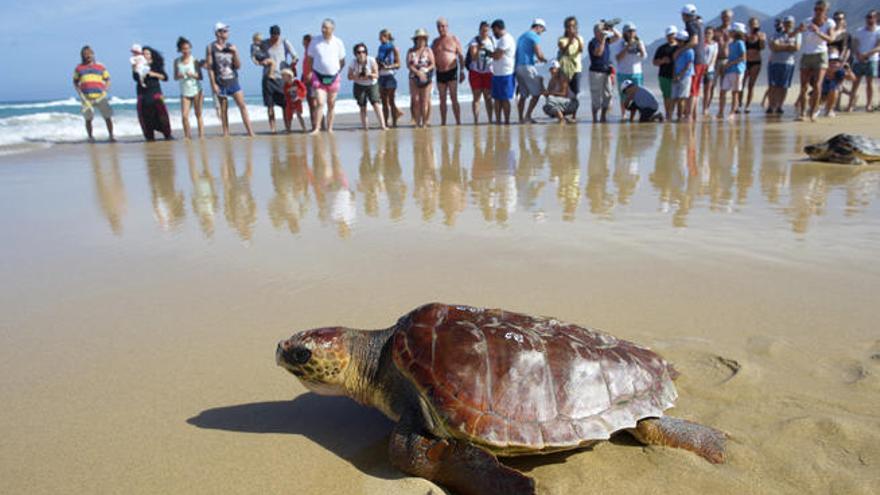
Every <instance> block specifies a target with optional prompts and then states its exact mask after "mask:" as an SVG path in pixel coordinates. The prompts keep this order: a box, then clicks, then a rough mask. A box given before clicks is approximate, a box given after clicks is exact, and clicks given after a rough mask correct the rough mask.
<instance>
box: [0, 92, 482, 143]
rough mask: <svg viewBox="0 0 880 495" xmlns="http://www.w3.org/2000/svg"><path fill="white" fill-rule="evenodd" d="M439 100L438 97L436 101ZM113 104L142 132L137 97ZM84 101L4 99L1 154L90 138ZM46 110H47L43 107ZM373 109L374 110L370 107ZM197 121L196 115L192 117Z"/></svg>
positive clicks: (236, 118) (100, 128) (236, 120)
mask: <svg viewBox="0 0 880 495" xmlns="http://www.w3.org/2000/svg"><path fill="white" fill-rule="evenodd" d="M459 99H460V101H461V102H462V103H466V102H468V101H470V95H464V94H462V95H460V96H459ZM248 100H249V101H248V111H249V113H250V117H251V120H252V121H253V122H254V123H257V124H261V123H264V122H266V120H267V119H268V117H267V114H266V108H265V107H263V106H262V105H260V101H259V99H255V98H249V99H248ZM397 103H398V106H399V107H401V108H409V99H408V97H407V96H401V97H399V98H398V102H397ZM435 103H436V101H435ZM110 104H111V106H112V107H113V111H114V115H113V126H114V131H115V134H116V136H117V137H121V138H125V137H136V136H140V135H141V129H140V124H139V123H138V119H137V112H136V110H135V108H136V104H137V100H136V99H134V98H117V97H111V99H110ZM166 104H167V106H168V112H169V117H170V119H171V128H172V131H173V133H174V134H175V135H178V136H179V135H180V134H181V132H182V131H181V124H180V122H181V119H180V100H179V99H178V98H176V97H167V98H166ZM79 108H80V104H79V101H78V100H77V99H75V98H67V99H61V100H53V101H46V102H34V103H3V104H0V111H3V113H5V114H7V115H9V114H12V115H9V116H7V117H3V118H0V154H9V153H17V152H21V151H26V150H29V149H33V148H34V146H32V145H38V144H39V145H51V144H54V143H71V142H80V141H84V140H85V138H86V134H85V130H84V128H83V119H82V116H81V115H80V113H79ZM40 110H44V111H40ZM358 110H359V109H358V106H357V103H356V102H355V101H354V100H353V99H350V98H346V99H340V100H339V101H338V102H337V103H336V112H337V114H355V113H357V112H358ZM370 112H371V113H372V110H371V111H370ZM229 120H230V123H232V124H241V116H240V114H239V112H238V109H237V108H235V106H234V105H232V106H231V108H230V110H229ZM191 122H192V124H193V125H195V119H194V118H193V117H191ZM204 122H205V125H206V126H219V125H220V120H219V119H218V117H217V112H216V111H215V109H214V103H213V101H212V99H211V98H210V97H207V98H205V109H204ZM94 130H95V138H96V139H99V140H100V139H106V137H107V131H106V128H105V127H104V122H103V120H102V119H101V118H100V116H99V115H98V116H96V119H95V121H94Z"/></svg>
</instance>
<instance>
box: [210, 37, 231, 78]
mask: <svg viewBox="0 0 880 495" xmlns="http://www.w3.org/2000/svg"><path fill="white" fill-rule="evenodd" d="M211 70H213V71H214V80H215V81H216V82H217V84H218V85H219V86H235V85H236V84H238V71H236V70H235V68H234V64H233V56H232V52H230V51H229V46H228V45H227V46H226V47H224V48H218V47H217V43H213V42H212V43H211Z"/></svg>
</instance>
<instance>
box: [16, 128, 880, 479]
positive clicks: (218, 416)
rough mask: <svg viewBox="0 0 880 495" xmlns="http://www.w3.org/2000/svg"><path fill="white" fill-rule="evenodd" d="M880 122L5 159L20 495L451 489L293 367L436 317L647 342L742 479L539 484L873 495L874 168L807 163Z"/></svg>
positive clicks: (59, 152)
mask: <svg viewBox="0 0 880 495" xmlns="http://www.w3.org/2000/svg"><path fill="white" fill-rule="evenodd" d="M876 122H877V120H876V118H873V117H871V116H866V115H855V116H846V117H842V118H839V119H837V120H836V121H833V122H832V121H823V122H822V123H820V124H817V125H812V126H811V125H808V124H794V123H790V122H786V123H782V124H778V123H772V124H764V123H763V122H762V121H761V120H760V119H758V118H757V117H756V118H754V120H753V121H752V122H749V123H741V124H738V125H736V126H731V125H721V126H718V125H716V124H707V125H700V126H698V127H697V130H696V132H695V133H694V134H691V133H690V132H688V130H687V128H686V127H684V126H673V125H667V126H653V125H647V126H645V125H642V126H626V125H624V126H621V125H610V126H606V127H591V126H588V125H583V126H578V127H567V128H559V127H557V126H555V125H548V126H532V127H529V128H511V129H501V130H495V129H487V128H473V127H464V128H460V129H448V130H441V129H436V128H435V129H432V130H429V131H413V130H408V129H407V130H400V131H396V132H390V133H387V134H385V135H382V136H380V135H379V134H378V133H371V134H369V135H368V136H366V137H365V135H363V134H361V133H358V132H340V133H338V135H337V136H336V138H335V139H333V140H331V139H329V138H327V137H323V138H320V139H312V138H306V137H303V136H290V137H279V138H268V137H259V138H257V139H255V140H246V139H242V138H233V139H231V140H222V139H212V140H208V141H206V142H204V143H201V144H198V143H196V144H187V143H184V142H174V143H155V144H139V143H138V144H118V145H114V146H109V145H98V146H86V145H75V146H58V147H55V148H53V149H49V150H44V151H38V152H33V153H28V154H23V155H14V156H6V157H0V198H2V208H0V229H2V231H3V232H6V242H4V243H2V245H0V280H3V283H2V284H0V377H2V378H0V397H2V404H3V407H2V408H0V432H2V436H0V438H2V440H0V480H2V487H3V488H2V491H3V492H5V493H367V494H369V493H377V494H383V495H388V494H424V493H429V492H433V493H441V490H439V489H438V488H437V487H436V486H434V485H432V484H431V483H429V482H427V481H424V480H420V479H413V478H407V477H405V476H403V475H402V474H401V473H398V472H396V471H395V470H394V469H393V468H392V467H391V466H390V465H389V463H388V460H387V456H386V441H387V436H388V433H389V430H390V427H391V424H390V423H389V422H388V421H387V420H385V419H384V418H383V417H382V416H381V415H379V414H378V413H377V412H375V411H372V410H368V409H365V408H362V407H360V406H357V405H355V404H354V403H352V402H350V401H348V400H347V399H341V398H326V397H318V396H314V395H311V394H308V393H305V391H304V389H303V387H302V386H300V385H299V384H298V383H297V382H296V381H295V380H294V379H293V377H291V376H290V375H289V374H287V373H285V372H283V371H282V370H281V369H279V368H277V367H276V366H275V364H274V360H273V353H274V349H275V344H276V342H277V341H278V340H279V339H280V338H284V337H287V336H289V334H291V333H292V332H294V331H296V330H298V329H305V328H310V327H314V326H323V325H327V324H342V325H348V326H355V327H363V328H379V327H384V326H387V325H389V324H391V323H393V322H394V321H395V319H396V318H397V317H398V316H399V315H401V314H403V313H405V312H406V311H408V310H410V309H412V308H413V307H415V306H417V305H419V304H421V303H424V302H427V301H432V300H440V301H447V302H460V303H467V304H473V305H484V306H500V307H504V308H508V309H511V310H518V311H524V312H530V313H537V314H545V315H555V316H557V317H559V318H562V319H565V320H570V321H573V322H578V323H582V324H585V325H592V326H595V327H598V328H602V329H605V330H607V331H609V332H611V333H613V334H615V335H617V336H619V337H622V338H627V339H630V340H634V341H636V342H639V343H642V344H645V345H649V346H651V347H653V348H654V349H656V350H658V351H659V352H660V353H662V354H663V355H664V356H665V357H667V358H668V359H669V360H670V361H673V362H674V363H675V364H676V367H677V368H678V369H679V370H680V371H681V372H682V377H681V378H680V379H679V381H678V385H679V392H680V400H679V402H678V405H677V407H676V408H675V409H674V410H672V411H671V413H672V414H675V415H678V416H681V417H685V418H689V419H693V420H697V421H700V422H703V423H706V424H710V425H713V426H716V427H718V428H721V429H723V430H726V431H728V432H729V433H730V434H731V436H732V441H731V444H730V450H729V462H728V463H727V464H725V465H721V466H713V465H710V464H708V463H706V462H704V461H702V460H701V459H700V458H698V457H696V456H694V455H693V454H690V453H687V452H683V451H677V450H672V449H664V448H652V447H642V446H639V445H636V444H635V443H634V442H632V441H631V440H629V439H628V438H627V437H625V436H622V437H620V438H618V439H616V440H614V441H612V442H606V443H602V444H599V445H598V446H597V447H595V448H594V449H592V450H591V451H587V452H578V453H574V454H571V455H554V456H549V457H544V458H532V459H517V460H515V461H513V462H512V464H513V465H514V466H516V467H518V468H521V469H523V470H525V471H527V472H528V473H529V474H530V475H532V476H534V477H535V478H536V479H537V484H538V489H539V492H540V493H546V494H564V493H584V492H585V491H587V490H589V491H590V492H595V493H694V494H704V493H730V494H742V493H792V494H794V493H797V494H801V493H834V494H847V495H848V494H869V493H877V487H878V486H880V412H878V411H880V333H878V329H877V316H878V310H877V307H876V306H875V304H876V299H877V296H876V295H877V293H878V290H880V268H878V265H877V262H876V259H877V253H878V248H880V208H878V206H877V203H878V183H880V169H878V168H868V169H854V168H849V167H841V166H831V165H820V164H807V163H800V162H798V160H799V159H800V158H801V153H800V152H799V151H798V150H799V149H800V147H802V146H803V145H804V144H806V143H808V142H812V141H814V140H817V139H822V138H825V137H828V136H829V135H830V134H832V133H834V132H837V131H840V130H850V131H861V132H862V133H868V134H869V135H873V137H878V136H877V133H876V128H877V127H876ZM475 142H476V143H478V144H477V145H475V144H474V143H475ZM486 142H488V143H490V144H489V145H488V146H484V145H482V144H479V143H486ZM352 198H353V202H352Z"/></svg>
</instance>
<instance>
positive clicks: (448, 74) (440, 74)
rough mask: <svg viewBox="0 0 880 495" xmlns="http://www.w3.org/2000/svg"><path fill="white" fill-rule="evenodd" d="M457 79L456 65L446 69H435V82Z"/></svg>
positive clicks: (444, 82) (440, 82)
mask: <svg viewBox="0 0 880 495" xmlns="http://www.w3.org/2000/svg"><path fill="white" fill-rule="evenodd" d="M456 81H458V67H453V68H452V69H449V70H447V71H439V70H438V71H437V84H449V83H451V82H456Z"/></svg>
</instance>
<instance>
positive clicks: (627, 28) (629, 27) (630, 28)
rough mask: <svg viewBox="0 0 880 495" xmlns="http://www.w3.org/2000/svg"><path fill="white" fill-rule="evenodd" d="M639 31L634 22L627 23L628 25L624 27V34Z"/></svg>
mask: <svg viewBox="0 0 880 495" xmlns="http://www.w3.org/2000/svg"><path fill="white" fill-rule="evenodd" d="M637 29H638V28H636V25H635V23H634V22H627V23H626V24H624V25H623V32H624V33H625V32H627V31H635V30H637Z"/></svg>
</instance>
